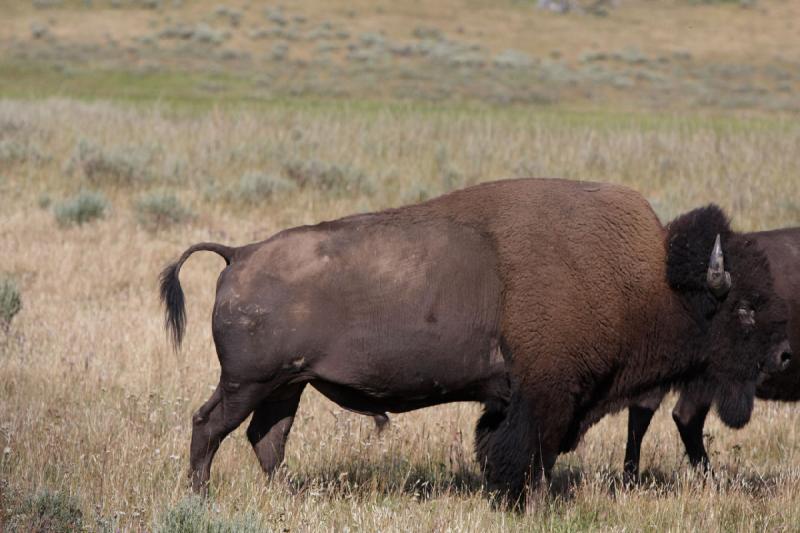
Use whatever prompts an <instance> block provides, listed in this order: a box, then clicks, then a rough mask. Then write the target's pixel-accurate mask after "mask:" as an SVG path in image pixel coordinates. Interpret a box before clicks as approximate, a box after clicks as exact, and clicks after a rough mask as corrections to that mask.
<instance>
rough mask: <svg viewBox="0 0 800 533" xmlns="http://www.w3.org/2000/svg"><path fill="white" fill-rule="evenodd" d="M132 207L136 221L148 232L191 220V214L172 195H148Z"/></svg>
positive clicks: (160, 193)
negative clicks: (134, 210)
mask: <svg viewBox="0 0 800 533" xmlns="http://www.w3.org/2000/svg"><path fill="white" fill-rule="evenodd" d="M134 207H135V209H136V219H137V220H138V221H139V223H140V224H141V225H142V226H143V227H144V228H145V229H147V230H149V231H157V230H159V229H163V228H166V227H169V226H173V225H175V224H179V223H181V222H185V221H187V220H189V219H190V218H192V212H191V211H190V210H189V209H188V208H187V207H185V206H184V205H183V204H181V202H180V200H179V199H178V197H177V196H175V195H174V194H172V193H166V192H151V193H148V194H146V195H144V196H142V197H141V198H139V199H138V200H137V201H136V204H135V206H134Z"/></svg>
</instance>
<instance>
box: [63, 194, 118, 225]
mask: <svg viewBox="0 0 800 533" xmlns="http://www.w3.org/2000/svg"><path fill="white" fill-rule="evenodd" d="M109 206H110V204H109V202H108V200H106V197H105V196H103V194H102V193H99V192H95V191H81V192H79V193H78V194H76V195H74V196H72V197H70V198H67V199H66V200H64V201H62V202H59V203H58V204H56V205H55V207H54V208H53V214H54V215H55V217H56V221H57V222H58V224H59V225H60V226H70V225H73V224H77V225H78V226H81V225H83V224H85V223H87V222H91V221H92V220H95V219H98V218H103V217H104V216H105V215H106V213H107V212H108V209H109Z"/></svg>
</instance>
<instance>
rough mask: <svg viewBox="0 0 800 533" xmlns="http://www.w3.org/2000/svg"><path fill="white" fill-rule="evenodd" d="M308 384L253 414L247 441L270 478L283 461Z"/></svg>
mask: <svg viewBox="0 0 800 533" xmlns="http://www.w3.org/2000/svg"><path fill="white" fill-rule="evenodd" d="M304 387H305V384H303V385H299V386H297V387H293V388H292V389H291V390H289V391H287V392H286V393H284V394H282V395H281V397H280V398H278V399H268V400H266V401H264V402H262V403H261V405H259V406H258V408H257V409H256V410H255V412H254V413H253V418H252V420H251V421H250V426H249V427H248V428H247V438H248V439H249V440H250V444H251V445H252V446H253V451H254V452H255V453H256V456H257V457H258V461H259V462H260V463H261V468H262V469H263V470H264V472H265V473H266V474H267V475H268V476H271V475H272V474H273V473H274V472H275V470H276V469H277V468H278V466H280V464H281V463H282V462H283V456H284V453H285V451H286V440H287V439H288V438H289V432H290V431H291V429H292V423H293V422H294V416H295V413H297V406H298V404H299V403H300V396H301V395H302V394H303V388H304Z"/></svg>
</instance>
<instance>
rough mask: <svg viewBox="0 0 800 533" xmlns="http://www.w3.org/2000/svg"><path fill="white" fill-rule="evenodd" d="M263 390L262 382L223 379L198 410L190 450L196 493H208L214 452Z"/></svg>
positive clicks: (253, 406) (256, 401)
mask: <svg viewBox="0 0 800 533" xmlns="http://www.w3.org/2000/svg"><path fill="white" fill-rule="evenodd" d="M260 393H261V384H259V383H238V382H223V381H220V384H219V385H217V388H216V390H215V391H214V393H213V394H212V395H211V398H209V399H208V401H207V402H206V403H205V404H203V406H202V407H201V408H200V409H198V410H197V412H195V414H194V416H193V417H192V443H191V447H190V450H189V467H190V472H189V477H190V479H191V482H192V490H193V491H194V492H195V493H199V494H203V495H205V494H206V493H207V491H208V480H209V477H210V475H211V462H212V461H213V460H214V454H216V453H217V449H219V445H220V443H222V440H223V439H224V438H225V437H227V436H228V434H229V433H230V432H231V431H233V430H234V429H236V428H237V427H239V424H241V423H242V422H243V421H244V420H245V419H246V418H247V417H248V416H249V415H250V413H251V412H253V409H254V408H255V407H256V406H257V405H258V403H259V400H260V399H261V397H260Z"/></svg>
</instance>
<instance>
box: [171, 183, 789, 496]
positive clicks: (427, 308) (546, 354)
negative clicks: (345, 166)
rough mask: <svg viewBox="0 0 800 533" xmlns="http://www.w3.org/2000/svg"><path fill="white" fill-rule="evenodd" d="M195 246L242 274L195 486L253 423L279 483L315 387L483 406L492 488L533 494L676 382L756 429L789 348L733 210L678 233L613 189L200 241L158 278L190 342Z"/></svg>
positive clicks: (692, 222) (198, 423)
mask: <svg viewBox="0 0 800 533" xmlns="http://www.w3.org/2000/svg"><path fill="white" fill-rule="evenodd" d="M718 235H719V236H720V237H721V248H720V246H719V243H718V245H717V247H716V248H715V247H714V241H715V238H716V237H717V236H718ZM198 250H209V251H213V252H216V253H217V254H219V255H221V256H222V257H223V258H224V259H225V261H226V263H227V267H226V268H225V269H224V270H223V271H222V273H221V274H220V276H219V279H218V281H217V295H216V301H215V304H214V310H213V317H212V331H213V336H214V342H215V345H216V349H217V355H218V357H219V361H220V365H221V376H220V381H219V385H218V386H217V388H216V390H215V392H214V393H213V394H212V396H211V398H210V399H209V400H208V401H207V402H206V403H205V404H204V405H203V406H202V407H200V409H199V410H198V411H197V412H196V414H195V415H194V417H193V430H192V442H191V453H190V463H191V465H190V466H191V479H192V485H193V488H194V489H195V490H204V487H205V486H206V484H207V482H208V479H209V472H210V466H211V461H212V458H213V456H214V453H215V452H216V451H217V448H218V447H219V444H220V442H221V441H222V440H223V439H224V438H225V436H226V435H228V434H229V433H230V432H231V431H232V430H234V429H235V428H236V427H237V426H239V425H240V424H241V423H242V422H243V421H244V420H245V419H246V418H247V417H248V416H249V415H250V414H251V413H252V415H253V416H252V420H251V422H250V425H249V427H248V429H247V436H248V438H249V440H250V442H251V443H252V446H253V449H254V450H255V452H256V454H257V456H258V458H259V460H260V462H261V465H262V467H263V468H264V470H265V471H266V472H268V473H270V472H272V471H273V470H274V469H275V468H276V467H277V466H278V464H279V463H280V462H281V460H282V458H283V454H284V448H285V442H286V438H287V436H288V433H289V430H290V428H291V425H292V421H293V419H294V416H295V412H296V410H297V405H298V401H299V399H300V395H301V394H302V392H303V388H304V387H305V386H306V385H309V384H310V385H311V386H313V387H314V388H316V389H317V390H319V391H320V392H321V393H322V394H324V395H325V396H327V397H328V398H330V399H332V400H333V401H334V402H336V403H338V404H339V405H341V406H343V407H345V408H347V409H350V410H352V411H356V412H359V413H364V414H370V415H373V416H375V415H379V416H380V415H382V414H383V413H385V412H387V411H392V412H403V411H408V410H412V409H417V408H421V407H426V406H431V405H436V404H440V403H443V402H452V401H465V400H471V401H479V402H482V403H483V404H484V409H485V411H484V414H483V416H482V417H481V419H480V421H479V423H478V426H477V430H476V431H477V438H476V451H477V455H478V459H479V462H480V463H481V465H482V467H484V469H485V470H484V471H485V474H486V476H487V482H488V486H489V487H490V488H491V489H498V490H501V491H504V490H505V491H511V492H512V493H513V494H519V493H520V491H521V489H523V488H524V485H525V482H526V481H531V482H535V481H536V480H537V479H538V478H539V476H540V475H541V473H542V472H543V471H547V470H549V469H550V467H551V466H552V465H553V462H554V461H555V458H556V456H557V454H558V453H559V452H560V451H565V450H570V449H572V448H573V447H574V446H575V444H576V443H577V442H578V439H579V438H580V436H581V435H582V434H583V432H585V431H586V429H587V428H588V427H589V426H590V425H592V424H593V423H594V422H596V421H597V420H599V419H600V418H601V417H602V416H603V415H604V414H606V413H608V412H610V411H613V410H617V409H620V408H623V407H625V406H628V405H630V404H631V403H633V402H634V401H635V400H636V399H638V398H640V397H642V396H643V395H644V394H646V393H648V392H650V391H652V390H654V389H656V388H658V387H661V386H662V385H664V384H671V383H676V382H682V381H688V380H696V379H701V378H702V379H705V380H707V381H708V382H709V383H713V384H714V386H715V388H716V389H715V390H716V391H717V397H718V398H719V400H718V401H719V412H720V415H721V417H722V418H723V420H724V421H725V422H726V423H727V424H729V425H731V426H735V427H738V426H741V425H743V424H744V423H745V422H746V421H747V420H748V419H749V416H750V412H751V409H752V405H753V392H754V390H755V383H756V378H757V377H758V375H759V372H760V370H761V369H762V368H765V367H769V366H771V365H773V364H774V363H773V361H775V360H778V359H779V357H780V354H781V353H782V352H783V351H784V347H785V344H786V324H785V323H786V316H787V311H786V307H785V305H784V303H783V301H782V300H781V299H779V298H778V297H776V295H775V294H774V290H773V288H772V285H771V279H772V278H771V275H770V271H769V264H768V261H767V258H766V256H765V255H764V254H763V253H762V252H761V251H760V249H759V248H758V247H756V246H755V245H753V244H752V243H751V242H750V241H749V240H748V239H746V238H744V237H742V236H741V235H739V234H736V233H734V232H732V231H731V230H730V228H729V225H728V221H727V219H726V217H725V216H724V214H723V213H722V212H721V211H720V210H719V209H718V208H716V207H714V206H710V207H707V208H704V209H699V210H696V211H693V212H691V213H689V214H687V215H685V216H684V217H682V218H680V219H679V220H677V221H676V222H674V223H673V224H672V225H671V226H670V229H669V231H665V230H664V228H663V227H662V226H661V224H660V223H659V221H658V219H657V217H656V216H655V214H654V213H653V211H652V209H651V208H650V206H649V205H648V203H647V202H646V201H645V200H644V199H643V198H642V197H641V196H640V195H639V194H638V193H636V192H634V191H632V190H629V189H627V188H624V187H619V186H613V185H603V184H596V183H587V182H572V181H563V180H539V179H521V180H511V181H499V182H494V183H486V184H483V185H478V186H475V187H471V188H467V189H464V190H460V191H456V192H453V193H450V194H447V195H444V196H441V197H439V198H435V199H433V200H430V201H428V202H424V203H421V204H418V205H411V206H406V207H403V208H399V209H391V210H387V211H383V212H378V213H371V214H364V215H356V216H351V217H346V218H343V219H340V220H336V221H333V222H324V223H321V224H318V225H315V226H303V227H298V228H293V229H289V230H286V231H283V232H280V233H278V234H277V235H275V236H273V237H271V238H269V239H267V240H266V241H263V242H260V243H256V244H250V245H247V246H242V247H240V248H229V247H227V246H221V245H219V244H198V245H195V246H192V247H191V248H189V249H188V250H187V251H186V252H184V254H183V255H182V256H181V258H180V259H179V260H178V261H177V262H175V263H174V264H172V265H170V266H169V267H167V268H166V269H165V270H164V272H163V273H162V277H161V295H162V298H163V300H164V302H165V304H166V308H167V326H168V327H169V328H170V329H171V331H172V334H173V338H174V340H175V341H176V343H180V340H181V337H182V335H183V331H184V325H185V314H184V303H183V293H182V290H181V287H180V283H179V281H178V272H179V270H180V268H181V265H182V264H183V262H184V261H185V260H186V259H187V258H188V257H189V255H191V254H192V253H193V252H196V251H198ZM712 250H713V253H712ZM709 258H710V259H709ZM723 262H724V266H723ZM726 268H727V269H728V270H727V271H726V270H725V269H726ZM743 306H747V308H748V309H752V310H754V311H755V312H756V313H757V316H758V317H759V319H758V320H757V321H755V322H754V323H750V322H749V321H747V320H743V319H742V317H741V315H739V314H737V309H740V308H742V307H743ZM676 354H679V355H677V356H676Z"/></svg>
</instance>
